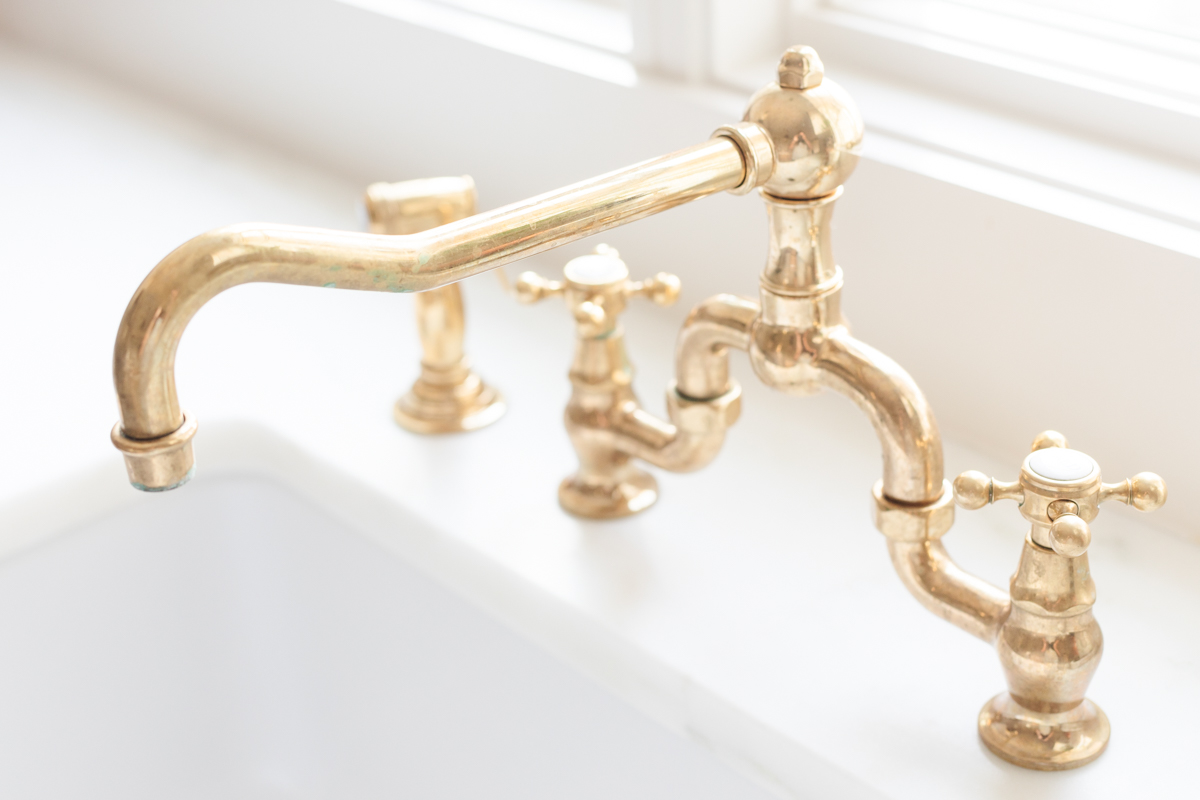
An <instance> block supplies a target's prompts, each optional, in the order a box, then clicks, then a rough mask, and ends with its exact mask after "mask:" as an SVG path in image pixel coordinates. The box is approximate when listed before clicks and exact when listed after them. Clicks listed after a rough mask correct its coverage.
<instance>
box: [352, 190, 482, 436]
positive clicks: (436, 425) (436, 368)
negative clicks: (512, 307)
mask: <svg viewBox="0 0 1200 800" xmlns="http://www.w3.org/2000/svg"><path fill="white" fill-rule="evenodd" d="M475 197H476V195H475V182H474V181H473V180H471V178H470V177H468V176H466V175H464V176H462V177H459V178H426V179H423V180H412V181H402V182H400V183H373V184H371V185H370V186H368V187H367V192H366V197H365V198H364V202H365V205H366V207H367V215H368V217H369V218H370V220H371V232H372V233H383V234H391V235H396V236H404V235H406V234H411V233H420V232H422V231H426V230H429V229H431V228H436V227H438V226H439V225H447V224H449V223H451V222H456V221H457V220H460V219H466V218H467V217H469V216H471V215H472V214H474V213H475ZM413 304H414V307H415V310H416V314H417V331H418V333H419V335H420V337H421V351H422V355H421V375H420V377H419V378H417V380H416V383H414V384H413V386H412V388H411V389H410V390H409V391H408V392H407V393H406V394H404V395H403V396H402V397H401V398H400V399H399V400H397V401H396V406H395V409H394V415H395V418H396V422H397V423H398V424H399V425H400V426H401V427H403V428H405V429H406V430H410V431H412V432H413V433H457V432H460V431H472V430H477V429H479V428H482V427H484V426H486V425H490V424H491V423H493V422H495V421H496V420H498V419H499V418H500V417H501V416H503V414H504V411H505V405H504V398H503V397H501V395H500V393H499V392H497V391H496V390H495V389H493V388H492V387H491V386H489V385H488V384H486V383H484V381H483V379H482V378H480V377H479V376H478V375H477V374H476V373H475V371H474V370H472V369H471V360H470V359H469V358H467V355H466V353H465V352H464V350H463V337H464V335H465V333H466V316H465V314H464V311H463V299H462V290H461V289H460V288H459V285H458V284H457V283H452V284H449V285H448V286H442V287H439V288H437V289H430V290H428V291H425V292H418V293H417V294H416V295H415V296H414V297H413Z"/></svg>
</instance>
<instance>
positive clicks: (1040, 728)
mask: <svg viewBox="0 0 1200 800" xmlns="http://www.w3.org/2000/svg"><path fill="white" fill-rule="evenodd" d="M1110 732H1111V729H1110V728H1109V725H1108V717H1106V716H1105V715H1104V712H1103V711H1101V710H1100V707H1099V706H1097V705H1096V704H1095V703H1093V702H1092V701H1091V700H1086V699H1085V700H1084V701H1083V702H1082V703H1080V704H1079V705H1078V706H1076V707H1075V708H1073V709H1071V710H1070V711H1064V712H1062V713H1059V714H1050V713H1042V712H1039V711H1030V710H1029V709H1027V708H1025V707H1024V706H1022V705H1021V704H1019V703H1018V702H1017V701H1015V700H1013V699H1012V696H1011V695H1010V694H1009V693H1008V692H1003V693H1001V694H998V695H996V696H995V697H993V698H992V699H991V700H989V701H988V703H987V705H985V706H984V707H983V710H982V711H980V712H979V736H980V738H981V739H983V743H984V744H985V745H987V748H988V750H991V751H992V752H993V753H995V754H996V755H998V756H1000V758H1003V759H1004V760H1005V761H1008V762H1011V763H1013V764H1016V765H1017V766H1018V767H1025V768H1026V769H1040V770H1061V769H1074V768H1075V767H1082V766H1083V765H1084V764H1090V763H1091V762H1093V761H1095V760H1096V759H1097V758H1099V757H1100V754H1101V753H1103V752H1104V748H1105V747H1107V746H1108V737H1109V733H1110Z"/></svg>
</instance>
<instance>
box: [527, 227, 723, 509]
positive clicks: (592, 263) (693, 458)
mask: <svg viewBox="0 0 1200 800" xmlns="http://www.w3.org/2000/svg"><path fill="white" fill-rule="evenodd" d="M563 277H564V280H562V281H548V280H545V279H543V278H541V277H540V276H538V275H537V274H536V273H533V272H526V273H523V274H522V275H521V276H520V278H518V280H517V285H516V293H517V297H518V299H519V300H521V301H522V302H526V303H529V302H535V301H537V300H540V299H542V298H544V297H547V296H550V295H562V296H563V298H564V299H565V300H566V303H567V307H568V308H569V309H570V310H571V312H572V315H573V316H574V318H575V323H576V338H575V355H574V357H573V359H572V362H571V369H570V373H569V375H570V380H571V397H570V400H568V402H567V407H566V410H565V411H564V413H563V421H564V424H565V426H566V429H567V434H568V436H569V437H570V439H571V443H572V444H573V445H574V447H575V452H576V453H577V454H578V456H579V469H578V470H577V471H576V472H575V473H574V474H573V475H571V476H570V477H568V478H566V479H565V480H564V481H563V482H562V483H561V484H560V485H559V489H558V500H559V503H560V504H561V505H562V507H563V508H564V509H566V510H567V511H569V512H571V513H573V514H577V515H579V516H582V517H590V518H593V519H610V518H613V517H622V516H627V515H629V514H634V513H637V512H638V511H642V510H644V509H646V508H649V507H650V506H651V505H653V504H654V502H655V500H657V499H658V483H657V481H655V479H654V476H653V475H651V474H650V473H649V472H646V471H645V470H643V469H641V468H640V467H639V466H638V465H637V463H636V462H637V460H639V459H640V460H642V461H646V462H648V463H650V464H653V465H655V466H658V467H661V468H663V469H668V470H672V471H676V472H686V471H691V470H696V469H699V468H700V467H702V466H704V465H706V464H707V463H708V462H709V461H711V460H712V459H713V458H714V457H715V456H716V454H717V453H718V452H719V451H720V449H721V445H722V443H723V442H724V438H725V429H726V428H728V427H729V426H730V425H732V424H733V422H734V421H735V420H736V419H737V415H738V413H739V411H740V408H741V389H740V388H739V387H738V386H737V385H736V384H735V385H732V386H730V387H729V388H728V389H727V390H726V391H725V392H723V393H722V394H721V395H719V396H718V397H715V398H711V399H708V400H705V401H703V402H699V403H698V402H692V401H689V400H688V399H687V398H684V397H682V396H680V395H679V394H678V393H677V392H675V391H674V389H669V390H668V392H667V408H668V412H669V416H670V421H666V420H661V419H658V418H657V417H655V416H654V415H652V414H650V413H649V412H647V411H646V410H645V409H643V408H642V407H641V404H640V403H639V402H638V399H637V396H636V395H635V394H634V391H633V367H632V365H631V364H630V362H629V358H628V356H627V355H626V352H625V333H624V331H623V330H622V328H621V325H620V322H619V315H620V314H621V312H622V311H624V310H625V306H626V303H627V301H628V299H629V298H630V297H634V296H638V295H642V296H646V297H649V298H650V299H651V300H653V301H654V302H655V303H657V304H658V305H669V304H671V303H673V302H675V299H676V298H677V297H678V296H679V279H678V278H677V277H675V276H674V275H670V274H667V273H665V272H660V273H658V274H657V275H655V276H654V277H653V278H650V279H649V280H645V281H631V280H629V270H628V268H627V267H626V266H625V262H623V261H622V260H621V259H620V257H619V255H618V254H617V251H616V250H614V249H612V248H611V247H608V246H606V245H600V246H599V247H597V248H596V251H595V252H594V253H593V254H592V255H588V256H582V257H581V258H576V259H572V260H571V261H570V262H568V264H567V265H566V267H565V269H564V270H563Z"/></svg>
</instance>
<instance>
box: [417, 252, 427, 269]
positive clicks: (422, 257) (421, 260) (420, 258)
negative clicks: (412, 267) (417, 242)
mask: <svg viewBox="0 0 1200 800" xmlns="http://www.w3.org/2000/svg"><path fill="white" fill-rule="evenodd" d="M429 259H430V255H429V253H419V254H418V255H417V263H418V264H420V265H421V266H422V267H423V266H425V265H426V264H428V263H429Z"/></svg>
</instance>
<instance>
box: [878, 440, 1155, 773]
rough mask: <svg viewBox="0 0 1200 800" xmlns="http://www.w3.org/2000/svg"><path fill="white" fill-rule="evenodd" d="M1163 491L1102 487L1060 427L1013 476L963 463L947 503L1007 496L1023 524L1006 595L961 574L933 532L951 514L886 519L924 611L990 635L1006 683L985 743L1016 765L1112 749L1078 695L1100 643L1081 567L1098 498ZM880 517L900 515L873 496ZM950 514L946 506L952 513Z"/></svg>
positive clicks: (1134, 484) (1098, 717)
mask: <svg viewBox="0 0 1200 800" xmlns="http://www.w3.org/2000/svg"><path fill="white" fill-rule="evenodd" d="M1166 499H1167V488H1166V486H1165V485H1164V484H1163V480H1162V478H1160V477H1158V476H1157V475H1154V474H1152V473H1149V472H1143V473H1140V474H1138V475H1135V476H1133V477H1132V478H1130V479H1128V480H1125V481H1122V482H1120V483H1111V484H1110V483H1103V482H1102V481H1101V479H1100V467H1099V465H1097V464H1096V462H1095V461H1093V460H1092V459H1091V458H1090V457H1089V456H1087V455H1085V454H1083V453H1080V452H1078V451H1076V450H1070V449H1068V448H1067V440H1066V439H1065V438H1064V437H1063V436H1062V434H1060V433H1056V432H1055V431H1046V432H1045V433H1042V434H1041V435H1039V436H1038V437H1037V439H1035V440H1034V443H1033V449H1032V452H1031V453H1030V454H1029V455H1028V456H1027V457H1026V458H1025V463H1024V464H1023V465H1022V466H1021V474H1020V477H1019V478H1018V479H1017V480H1016V481H1013V482H1011V483H1006V482H1004V481H997V480H995V479H992V478H989V477H988V476H986V475H984V474H983V473H980V472H975V471H970V472H964V473H963V474H962V475H959V476H958V478H957V479H956V480H955V481H954V500H955V502H956V503H957V504H958V505H959V506H961V507H962V508H966V509H977V508H982V507H983V506H985V505H987V504H989V503H994V502H996V501H997V500H1014V501H1016V503H1017V506H1018V510H1019V511H1020V512H1021V516H1023V517H1025V519H1027V520H1029V522H1030V529H1029V534H1028V535H1027V536H1026V538H1025V546H1024V549H1023V551H1022V553H1021V561H1020V564H1019V565H1018V566H1017V571H1016V573H1015V574H1014V575H1013V577H1012V580H1011V581H1010V582H1009V591H1008V593H1007V594H1005V593H1004V592H1002V591H1000V590H999V589H997V588H995V587H993V586H991V585H989V584H987V583H985V582H984V581H981V580H979V579H978V578H974V577H972V576H970V575H967V574H966V573H963V572H962V571H961V570H959V569H958V568H957V567H956V566H954V564H953V562H951V561H950V560H949V557H948V556H947V555H946V550H945V548H944V547H943V546H942V544H941V542H940V541H939V537H940V536H941V535H942V534H943V533H945V532H946V530H947V529H948V528H949V527H950V524H951V523H952V522H953V513H948V514H947V516H946V518H945V519H944V520H942V521H941V522H939V523H937V524H934V525H930V526H928V527H927V528H926V529H925V530H924V531H922V530H920V526H919V525H909V526H907V527H904V526H903V525H902V524H901V523H900V522H897V523H896V524H894V525H891V524H889V525H881V526H880V529H881V530H883V531H884V533H885V534H887V536H888V537H889V540H890V541H889V542H888V546H889V548H890V549H891V552H892V559H893V561H894V562H895V564H896V569H897V570H899V571H900V574H901V576H902V577H903V578H904V582H905V585H906V586H908V588H909V590H910V591H911V592H912V593H913V594H914V595H916V597H917V599H918V600H920V601H921V602H922V603H923V604H924V605H925V606H926V607H927V608H929V609H930V610H931V611H933V612H934V613H935V614H938V615H939V616H941V617H943V618H944V619H946V620H948V621H950V622H953V623H955V624H956V625H958V626H959V627H961V628H964V629H965V630H967V631H968V632H970V633H972V634H974V635H976V636H978V637H979V638H981V639H983V640H984V641H986V642H989V643H994V644H995V645H996V649H997V651H998V652H999V654H1000V663H1001V665H1002V666H1003V667H1004V674H1005V677H1006V678H1007V680H1008V691H1007V692H1003V693H1001V694H999V695H997V696H996V697H994V698H992V699H991V700H990V701H988V703H987V704H986V705H985V706H984V707H983V710H982V711H981V712H980V714H979V735H980V737H981V738H982V739H983V742H984V744H986V745H987V747H988V749H989V750H991V751H992V752H993V753H995V754H996V755H998V756H1000V757H1001V758H1003V759H1005V760H1007V761H1011V762H1012V763H1014V764H1016V765H1017V766H1020V767H1027V768H1030V769H1040V770H1062V769H1071V768H1073V767H1080V766H1083V765H1084V764H1087V763H1089V762H1091V761H1094V760H1095V759H1096V758H1098V757H1099V756H1100V754H1101V753H1103V752H1104V748H1105V747H1106V746H1107V745H1108V737H1109V723H1108V718H1107V717H1106V716H1105V715H1104V712H1103V711H1101V710H1100V708H1099V706H1097V705H1095V704H1094V703H1092V702H1091V701H1090V700H1088V699H1087V698H1086V697H1085V696H1084V695H1085V693H1086V692H1087V687H1088V684H1089V683H1090V682H1091V679H1092V675H1093V674H1094V673H1095V671H1096V667H1097V666H1099V664H1100V655H1101V652H1102V649H1103V639H1102V637H1101V635H1100V626H1099V625H1098V624H1097V623H1096V619H1095V617H1093V616H1092V605H1093V604H1094V603H1095V602H1096V585H1095V584H1094V583H1093V582H1092V575H1091V570H1090V569H1089V566H1088V557H1087V548H1088V545H1089V544H1090V543H1091V538H1092V535H1091V529H1090V527H1089V523H1090V522H1091V521H1092V520H1093V519H1095V518H1096V515H1097V514H1098V513H1099V506H1100V503H1102V502H1104V501H1106V500H1119V501H1120V502H1122V503H1126V504H1128V505H1131V506H1133V507H1134V508H1137V509H1140V510H1142V511H1153V510H1155V509H1156V508H1158V507H1160V506H1161V505H1162V504H1163V503H1164V502H1166ZM876 500H877V507H878V508H879V509H880V513H896V512H900V513H899V514H898V517H897V519H902V518H903V517H904V516H905V515H904V513H903V510H902V509H901V508H897V507H896V506H895V504H892V503H890V502H889V501H887V500H886V499H884V498H881V497H879V496H878V495H877V497H876ZM947 511H948V512H952V511H953V509H949V508H948V509H947Z"/></svg>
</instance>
